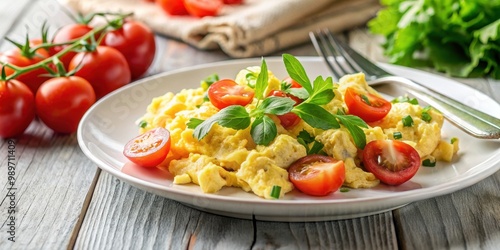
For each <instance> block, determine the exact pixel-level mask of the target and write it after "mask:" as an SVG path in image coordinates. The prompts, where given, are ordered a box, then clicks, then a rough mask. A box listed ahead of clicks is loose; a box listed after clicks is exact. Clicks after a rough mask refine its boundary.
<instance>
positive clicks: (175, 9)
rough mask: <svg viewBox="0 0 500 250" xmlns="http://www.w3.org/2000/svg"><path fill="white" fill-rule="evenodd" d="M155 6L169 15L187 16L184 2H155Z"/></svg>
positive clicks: (179, 0)
mask: <svg viewBox="0 0 500 250" xmlns="http://www.w3.org/2000/svg"><path fill="white" fill-rule="evenodd" d="M156 4H157V5H158V6H160V8H162V9H163V11H165V12H167V13H168V14H170V15H174V16H181V15H187V14H189V13H188V11H187V9H186V6H185V5H184V0H156Z"/></svg>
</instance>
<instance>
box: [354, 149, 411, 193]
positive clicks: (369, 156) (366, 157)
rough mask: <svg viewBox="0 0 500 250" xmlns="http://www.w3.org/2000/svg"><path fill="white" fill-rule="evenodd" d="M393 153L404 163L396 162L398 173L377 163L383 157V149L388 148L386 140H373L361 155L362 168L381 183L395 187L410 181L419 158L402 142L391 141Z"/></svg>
mask: <svg viewBox="0 0 500 250" xmlns="http://www.w3.org/2000/svg"><path fill="white" fill-rule="evenodd" d="M392 143H393V144H392V145H393V147H394V149H395V151H396V152H397V153H399V154H401V155H402V156H403V157H404V162H401V161H398V162H397V164H399V165H401V164H403V165H402V166H399V165H398V166H396V167H397V168H403V169H398V170H399V171H397V172H395V171H391V170H389V169H387V168H386V167H384V166H380V164H379V163H378V159H379V156H383V154H384V148H385V147H390V144H388V142H387V141H386V140H375V141H371V142H369V143H368V144H366V146H365V148H364V149H363V153H362V161H363V166H364V167H365V168H366V170H368V171H369V172H371V173H372V174H374V175H375V177H377V179H379V180H380V181H381V182H383V183H385V184H387V185H392V186H397V185H401V184H403V183H405V182H406V181H408V180H409V179H411V178H412V177H413V176H414V175H415V174H416V173H417V171H418V169H419V167H420V156H419V154H418V152H417V151H416V150H415V149H414V148H413V147H412V146H410V145H408V144H406V143H404V142H402V141H392Z"/></svg>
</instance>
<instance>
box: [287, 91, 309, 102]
mask: <svg viewBox="0 0 500 250" xmlns="http://www.w3.org/2000/svg"><path fill="white" fill-rule="evenodd" d="M286 93H289V94H290V95H293V96H296V97H298V98H299V99H302V100H306V99H307V98H309V93H308V92H307V90H306V89H305V88H290V89H288V90H287V91H286Z"/></svg>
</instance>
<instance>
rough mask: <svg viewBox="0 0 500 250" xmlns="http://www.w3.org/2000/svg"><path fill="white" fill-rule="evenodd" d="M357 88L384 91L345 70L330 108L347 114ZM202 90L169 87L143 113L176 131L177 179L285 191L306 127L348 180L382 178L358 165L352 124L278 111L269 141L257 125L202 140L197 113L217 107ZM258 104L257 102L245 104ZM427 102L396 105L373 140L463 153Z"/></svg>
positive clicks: (361, 182) (265, 193)
mask: <svg viewBox="0 0 500 250" xmlns="http://www.w3.org/2000/svg"><path fill="white" fill-rule="evenodd" d="M259 72H260V67H250V68H247V69H243V70H241V71H240V72H239V73H238V75H237V76H236V79H235V81H236V82H237V83H238V84H241V85H249V84H250V85H251V84H255V83H252V82H251V81H252V79H250V78H248V77H247V76H248V74H249V73H252V74H255V75H256V74H258V73H259ZM268 83H269V85H268V87H267V89H266V91H265V93H269V92H270V91H272V90H275V89H279V88H280V84H281V81H280V80H279V79H278V78H276V77H275V76H274V75H273V74H272V72H270V71H269V77H268ZM348 87H352V88H355V89H356V91H357V92H359V93H370V94H373V95H376V96H380V94H379V93H378V92H377V91H375V90H374V89H373V88H371V87H369V86H368V84H367V83H366V80H365V78H364V75H363V74H361V73H360V74H354V75H347V76H344V77H343V78H341V79H340V80H339V83H338V84H335V88H334V93H335V97H334V98H333V99H332V100H331V101H330V103H328V104H326V105H324V108H325V109H326V110H328V111H329V112H332V113H337V112H338V111H339V110H342V111H346V112H348V108H347V107H346V105H345V103H344V100H343V95H344V93H345V91H346V88H348ZM204 95H205V91H204V90H203V89H202V88H197V89H185V90H182V91H181V92H180V93H178V94H173V93H166V94H165V95H163V96H160V97H157V98H154V99H153V100H152V102H151V104H150V105H149V106H148V108H147V112H146V114H145V115H144V116H143V117H142V118H141V120H142V121H145V122H146V124H147V125H146V126H145V127H144V128H141V131H140V132H145V131H148V130H150V129H152V128H156V127H164V128H166V129H168V130H169V131H170V136H171V142H172V145H171V149H170V152H169V154H168V156H167V158H166V159H165V161H164V162H163V163H162V164H161V165H160V166H159V167H162V168H167V169H168V170H169V171H170V172H171V173H172V174H173V175H174V176H175V177H174V183H175V184H188V183H194V184H197V185H199V186H200V188H201V190H202V191H203V192H206V193H215V192H217V191H219V190H220V189H222V188H223V187H239V188H242V189H243V190H245V191H248V192H253V193H255V194H256V195H258V196H260V197H264V198H267V199H269V198H271V197H270V193H271V189H272V187H273V186H280V187H281V194H280V196H283V195H284V194H285V193H287V192H290V191H291V190H292V189H293V185H292V183H291V182H290V181H289V179H288V172H287V168H288V167H289V166H290V165H291V164H292V163H293V162H295V161H296V160H298V159H300V158H302V157H304V156H306V155H307V153H306V149H305V147H304V146H302V145H301V144H300V143H299V142H298V141H297V139H296V137H297V135H298V134H299V132H300V131H302V130H305V131H307V132H308V133H310V134H311V135H313V136H315V139H316V140H317V141H319V142H321V143H323V144H324V148H323V150H324V152H325V153H327V154H328V155H330V156H332V157H333V158H335V159H337V160H343V161H344V164H345V169H346V177H345V181H344V184H343V185H344V186H346V187H351V188H370V187H374V186H376V185H378V184H379V180H378V179H377V178H376V177H375V176H374V175H373V174H371V173H369V172H366V171H364V170H363V169H362V168H361V167H360V164H359V159H358V153H359V152H358V151H359V150H358V149H357V147H356V145H355V144H354V142H353V140H352V137H351V135H350V134H349V132H348V131H347V129H346V128H344V127H341V128H340V129H330V130H326V131H323V130H320V129H314V128H312V127H311V126H309V125H308V124H306V123H305V122H303V121H301V122H300V123H299V124H298V125H296V126H294V127H293V128H291V129H290V130H287V129H285V128H284V127H282V126H281V125H280V121H279V119H277V118H276V117H275V116H271V118H272V119H273V121H274V122H275V123H276V124H277V127H278V136H277V137H276V138H275V139H274V141H273V142H272V143H271V144H270V145H269V146H258V145H256V144H255V143H254V142H253V140H252V138H251V135H250V128H247V129H244V130H234V129H230V128H225V127H222V126H219V125H218V124H214V125H213V127H212V129H211V130H210V132H209V133H208V134H207V135H206V137H205V138H203V139H202V140H199V141H198V140H197V139H196V138H195V137H193V129H190V128H188V127H187V125H186V124H187V122H188V121H189V119H191V118H198V119H203V120H205V119H207V118H209V117H211V116H212V115H214V114H216V113H217V112H218V109H217V108H215V107H214V106H213V105H212V104H211V103H210V102H209V101H208V102H206V101H204ZM253 107H255V103H252V104H249V105H248V106H247V107H246V108H247V109H251V108H253ZM422 112H424V108H423V107H421V106H419V105H412V104H410V103H406V102H404V103H394V104H393V105H392V109H391V111H390V112H389V114H388V115H387V116H386V117H385V118H383V119H382V120H380V121H378V122H377V123H376V124H370V125H371V126H369V127H368V128H365V129H364V132H365V135H366V139H367V142H369V141H372V140H380V139H394V138H393V134H394V132H396V131H398V132H400V133H401V135H402V138H401V139H400V140H402V141H404V142H406V143H408V144H410V145H411V146H413V147H414V148H415V149H416V150H417V151H418V153H419V154H420V156H421V158H422V159H430V160H433V161H436V160H444V161H451V160H452V158H453V156H454V155H455V154H456V152H457V151H458V140H455V141H454V142H453V143H451V142H448V141H445V140H442V138H441V127H442V125H443V116H442V115H441V113H439V112H438V111H436V110H433V109H430V110H426V111H425V112H427V113H428V114H429V115H430V117H431V119H430V121H424V120H423V119H422ZM408 115H410V116H411V117H412V119H413V122H414V125H413V126H411V127H405V126H404V125H403V123H402V118H403V117H405V116H408Z"/></svg>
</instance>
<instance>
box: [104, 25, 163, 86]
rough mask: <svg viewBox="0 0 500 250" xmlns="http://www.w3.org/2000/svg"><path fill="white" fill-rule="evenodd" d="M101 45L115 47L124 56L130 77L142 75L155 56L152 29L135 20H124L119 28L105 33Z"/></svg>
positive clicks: (135, 77)
mask: <svg viewBox="0 0 500 250" xmlns="http://www.w3.org/2000/svg"><path fill="white" fill-rule="evenodd" d="M103 45H106V46H109V47H112V48H115V49H117V50H118V51H120V52H121V53H122V54H123V56H125V59H126V60H127V63H128V66H129V69H130V73H131V74H132V79H137V78H139V77H140V76H142V75H143V74H144V73H145V72H146V71H147V70H148V68H149V66H150V65H151V63H152V62H153V59H154V57H155V51H156V44H155V36H154V33H153V31H151V29H150V28H149V27H147V26H146V25H144V24H142V23H140V22H136V21H126V22H125V23H124V24H123V26H122V27H121V28H120V29H117V30H113V31H110V32H108V33H106V35H105V37H104V39H103Z"/></svg>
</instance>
